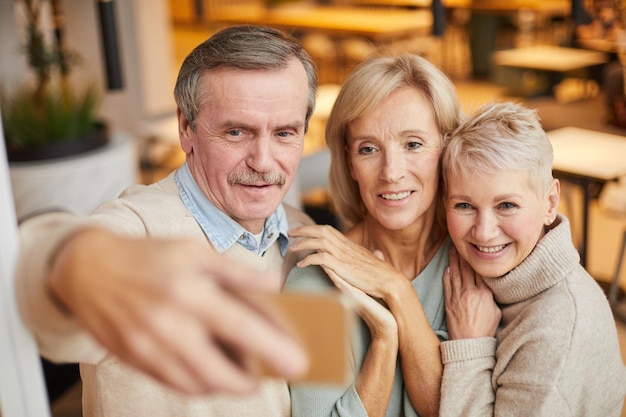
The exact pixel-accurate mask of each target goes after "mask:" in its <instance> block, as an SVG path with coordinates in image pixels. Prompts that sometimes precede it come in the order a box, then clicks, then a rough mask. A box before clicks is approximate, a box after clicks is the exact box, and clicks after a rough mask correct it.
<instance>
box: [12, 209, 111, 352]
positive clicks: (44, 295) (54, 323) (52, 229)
mask: <svg viewBox="0 0 626 417" xmlns="http://www.w3.org/2000/svg"><path fill="white" fill-rule="evenodd" d="M88 224H90V223H88V222H87V221H86V220H85V219H84V218H79V217H77V216H74V215H71V214H68V213H50V214H46V215H42V216H38V217H35V218H32V219H30V220H28V221H26V222H24V223H23V224H22V225H21V226H20V254H19V257H18V262H17V265H16V275H15V286H16V287H15V289H16V295H17V299H18V305H19V309H20V315H21V317H22V320H23V321H24V323H25V324H26V326H27V327H28V328H29V329H30V330H31V332H33V334H34V336H35V339H36V341H37V344H38V346H39V350H40V352H41V354H42V355H43V356H45V357H47V358H48V359H50V360H52V361H54V362H91V363H95V362H97V361H99V360H100V359H102V358H103V357H104V356H105V354H106V352H105V351H104V349H102V347H101V346H100V345H99V344H98V343H97V342H95V340H94V339H93V338H92V337H91V335H90V334H89V333H88V332H87V331H85V330H84V328H83V327H82V326H81V325H80V324H79V323H78V321H77V320H76V319H75V318H74V317H73V316H72V315H70V314H69V313H68V312H67V310H65V308H64V307H63V306H62V305H61V304H60V303H59V302H58V300H57V299H56V297H54V296H53V294H52V293H51V291H50V288H49V284H48V276H49V272H50V263H51V256H53V254H54V253H56V251H57V250H58V248H59V245H61V244H62V243H63V242H64V241H65V240H66V239H68V238H69V237H70V236H71V235H72V234H74V233H76V232H78V231H79V230H80V229H81V228H83V227H85V226H87V225H88Z"/></svg>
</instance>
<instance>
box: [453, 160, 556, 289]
mask: <svg viewBox="0 0 626 417" xmlns="http://www.w3.org/2000/svg"><path fill="white" fill-rule="evenodd" d="M447 180H448V188H447V192H446V196H445V206H446V219H447V224H448V231H449V233H450V237H451V238H452V241H453V242H454V245H455V246H456V248H457V250H458V252H459V254H460V255H461V256H462V257H463V258H464V259H466V260H467V262H469V264H470V265H471V266H472V268H474V271H476V272H477V273H478V274H480V275H482V276H485V277H499V276H502V275H504V274H506V273H508V272H509V271H511V270H512V269H513V268H515V267H516V266H518V265H519V264H520V263H521V262H522V261H523V260H524V259H526V257H527V256H528V255H529V254H530V253H531V252H532V250H533V249H534V248H535V246H536V244H537V242H538V241H539V239H541V237H542V236H543V234H544V225H546V224H549V223H551V221H552V220H553V219H554V218H555V216H556V210H557V206H558V198H556V199H554V198H551V196H553V195H554V193H557V195H558V182H557V181H553V183H552V186H551V188H550V191H549V193H548V195H546V196H541V195H540V194H541V193H539V192H538V191H537V190H536V189H535V188H534V187H533V186H532V185H531V181H530V174H529V173H528V172H526V171H501V170H497V171H494V172H489V173H486V172H471V173H469V172H465V173H456V174H452V173H450V174H448V176H447ZM555 201H556V205H555Z"/></svg>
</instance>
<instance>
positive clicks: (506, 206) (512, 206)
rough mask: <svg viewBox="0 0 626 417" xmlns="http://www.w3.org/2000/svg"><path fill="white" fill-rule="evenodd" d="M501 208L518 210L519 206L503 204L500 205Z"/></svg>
mask: <svg viewBox="0 0 626 417" xmlns="http://www.w3.org/2000/svg"><path fill="white" fill-rule="evenodd" d="M500 207H502V208H503V209H513V208H517V204H515V203H502V204H500Z"/></svg>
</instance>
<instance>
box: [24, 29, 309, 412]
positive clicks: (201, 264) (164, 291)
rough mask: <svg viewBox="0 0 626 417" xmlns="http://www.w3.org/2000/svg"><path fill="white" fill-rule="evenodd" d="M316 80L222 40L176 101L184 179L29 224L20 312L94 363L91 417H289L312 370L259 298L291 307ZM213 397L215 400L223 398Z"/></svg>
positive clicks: (89, 383) (63, 357)
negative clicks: (254, 299) (296, 385)
mask: <svg viewBox="0 0 626 417" xmlns="http://www.w3.org/2000/svg"><path fill="white" fill-rule="evenodd" d="M316 89H317V76H316V74H315V70H314V66H313V63H312V61H311V59H310V57H309V56H308V54H307V53H306V52H305V51H304V50H303V48H302V46H301V45H300V44H299V43H298V42H297V41H295V40H294V39H293V38H291V37H288V36H286V35H284V34H282V33H281V32H278V31H275V30H272V29H269V28H262V27H244V26H241V27H232V28H228V29H225V30H222V31H220V32H218V33H216V34H215V35H214V36H212V37H211V38H209V39H208V40H207V41H205V42H204V43H202V44H201V45H199V46H198V47H196V49H194V50H193V51H192V52H191V53H190V54H189V56H188V57H187V58H186V59H185V61H184V63H183V65H182V67H181V70H180V73H179V76H178V80H177V82H176V87H175V91H174V94H175V98H176V102H177V105H178V110H177V114H178V126H179V137H180V143H181V146H182V149H183V150H184V152H185V154H186V162H185V164H184V165H183V166H182V167H181V168H180V169H178V170H176V171H175V172H173V173H172V174H170V175H169V176H168V177H167V178H165V179H163V180H161V181H159V182H157V183H155V184H151V185H149V186H139V185H138V186H133V187H130V188H129V189H127V190H125V191H124V192H123V193H122V195H121V196H120V197H119V198H118V199H116V200H113V201H111V202H108V203H105V204H103V205H102V206H101V207H99V208H98V209H97V210H96V211H95V212H94V213H93V214H92V215H90V216H88V217H86V218H81V217H77V216H74V215H70V214H67V213H50V214H46V215H43V216H39V217H36V218H33V219H31V220H29V221H27V222H25V223H23V224H22V226H21V228H20V234H21V239H22V247H21V254H20V259H19V261H18V271H17V284H16V285H17V291H18V299H19V306H20V311H21V313H22V316H23V318H24V321H25V322H26V324H27V325H28V326H29V328H30V329H31V330H32V331H33V332H34V334H35V336H36V339H37V341H38V344H39V347H40V350H41V353H42V355H43V356H45V357H47V358H49V359H51V360H53V361H57V362H79V363H80V364H81V377H82V381H83V413H84V415H85V416H107V417H110V416H133V417H141V416H150V417H153V416H203V417H207V416H218V415H223V416H233V415H245V416H263V417H268V416H286V415H289V414H290V411H289V393H288V389H287V385H286V382H285V381H284V380H283V379H280V378H279V379H273V380H264V381H260V380H259V377H258V375H256V374H255V373H254V372H253V370H252V369H253V367H252V366H251V362H252V361H260V362H262V363H264V365H265V367H266V368H269V369H270V370H272V371H273V372H274V373H275V374H276V375H278V376H281V377H291V376H295V375H298V374H300V373H302V372H303V371H305V369H306V357H305V356H304V353H303V352H302V350H301V349H300V347H299V346H298V345H297V344H296V343H295V342H294V340H293V339H291V337H290V336H289V335H287V334H286V333H284V332H283V331H282V330H281V329H280V327H279V326H277V325H276V324H275V323H274V322H272V321H270V320H269V319H268V318H267V317H266V316H263V315H262V314H259V312H258V310H257V308H255V306H254V304H252V303H251V302H249V301H246V300H247V298H246V297H245V296H242V295H241V293H242V292H246V291H253V290H259V291H273V292H278V291H279V290H280V289H281V288H282V285H283V281H284V278H285V276H286V274H287V272H288V271H289V270H290V269H291V268H292V267H293V266H294V264H295V262H296V259H295V257H294V255H292V254H289V253H288V252H287V246H288V243H289V237H288V235H287V231H288V229H289V228H292V227H297V226H300V225H304V224H309V223H311V220H310V219H309V218H308V217H307V216H305V215H304V214H303V213H301V212H299V211H297V210H296V209H294V208H291V207H288V206H286V205H284V204H281V201H282V199H283V197H284V196H285V194H286V193H287V190H288V188H289V186H290V185H291V183H292V182H293V180H294V177H295V175H296V170H297V167H298V163H299V161H300V157H301V154H302V149H303V140H304V134H305V132H306V130H307V124H308V120H309V117H310V116H311V114H312V112H313V108H314V105H315V94H316ZM209 394H210V395H209Z"/></svg>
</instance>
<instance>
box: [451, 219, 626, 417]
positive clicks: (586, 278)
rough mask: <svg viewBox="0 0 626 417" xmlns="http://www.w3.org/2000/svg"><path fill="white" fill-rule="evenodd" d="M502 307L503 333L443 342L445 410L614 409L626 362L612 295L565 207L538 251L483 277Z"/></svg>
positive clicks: (549, 412) (467, 416)
mask: <svg viewBox="0 0 626 417" xmlns="http://www.w3.org/2000/svg"><path fill="white" fill-rule="evenodd" d="M485 283H486V284H487V285H488V286H489V288H491V290H492V291H493V294H494V297H495V300H496V302H497V303H498V305H499V306H500V308H501V310H502V320H501V323H500V327H499V329H498V331H497V334H496V337H495V338H489V337H484V338H476V339H459V340H449V341H445V342H442V344H441V353H442V360H443V363H444V374H443V381H442V393H441V408H440V414H439V415H440V416H445V417H453V416H463V417H475V416H507V417H510V416H534V417H541V416H545V417H554V416H590V417H592V416H593V417H595V416H607V417H610V416H615V417H618V416H620V415H621V410H622V406H623V403H624V396H625V395H626V368H625V367H624V363H623V361H622V358H621V354H620V348H619V342H618V337H617V330H616V327H615V321H614V318H613V315H612V313H611V308H610V306H609V303H608V301H607V298H606V296H605V294H604V292H603V291H602V289H601V288H600V286H599V285H598V284H597V282H595V280H594V279H593V278H592V277H591V276H590V275H589V273H587V271H585V269H584V268H583V267H582V266H581V265H580V263H579V255H578V252H577V251H576V248H575V247H574V245H573V243H572V239H571V231H570V226H569V222H568V220H567V219H566V218H565V217H563V216H561V215H559V216H558V217H557V220H556V221H555V222H554V223H553V224H552V225H551V227H550V229H549V230H548V231H547V233H546V234H545V235H544V237H543V238H542V239H541V240H540V241H539V242H538V244H537V245H536V247H535V248H534V250H533V251H532V252H531V254H530V255H529V256H528V257H527V258H526V259H525V260H524V261H523V262H522V263H521V264H520V265H518V266H517V267H516V268H515V269H513V270H512V271H510V272H509V273H507V274H506V275H504V276H502V277H497V278H485Z"/></svg>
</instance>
